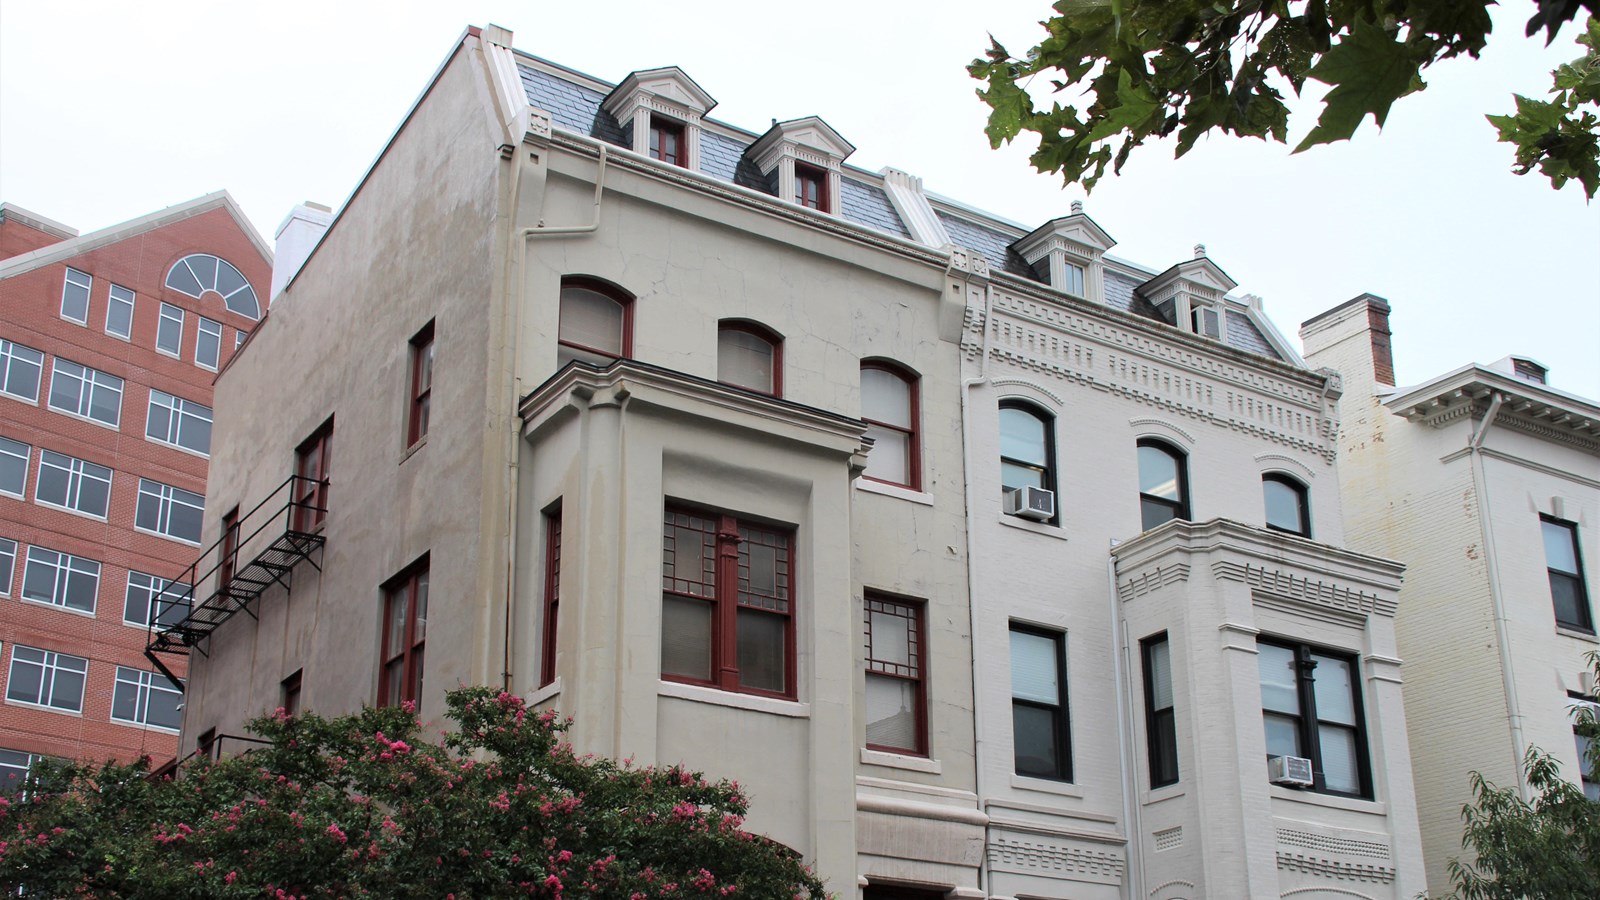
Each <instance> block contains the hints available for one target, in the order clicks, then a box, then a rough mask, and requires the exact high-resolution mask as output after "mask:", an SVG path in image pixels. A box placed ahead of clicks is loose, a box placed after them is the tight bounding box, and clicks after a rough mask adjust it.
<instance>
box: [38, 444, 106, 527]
mask: <svg viewBox="0 0 1600 900" xmlns="http://www.w3.org/2000/svg"><path fill="white" fill-rule="evenodd" d="M33 502H35V503H43V504H44V505H46V506H57V507H60V508H62V509H70V510H72V511H73V512H80V513H83V514H84V515H86V516H94V517H95V518H96V519H104V518H105V517H106V509H107V508H108V507H109V506H110V504H111V470H110V469H108V468H106V467H105V466H102V465H99V464H98V463H92V462H89V461H88V460H83V459H78V458H77V457H74V456H68V455H66V454H65V453H57V452H55V451H54V450H45V449H42V448H41V449H40V450H39V477H38V478H37V479H35V480H34V484H33Z"/></svg>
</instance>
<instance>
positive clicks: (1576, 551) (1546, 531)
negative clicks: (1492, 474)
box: [1539, 515, 1594, 634]
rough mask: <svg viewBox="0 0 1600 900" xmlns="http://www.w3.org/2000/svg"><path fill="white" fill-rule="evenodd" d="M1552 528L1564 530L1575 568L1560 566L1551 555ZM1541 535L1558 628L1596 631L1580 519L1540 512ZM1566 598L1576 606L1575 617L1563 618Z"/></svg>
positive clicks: (1591, 632) (1573, 610) (1588, 632)
mask: <svg viewBox="0 0 1600 900" xmlns="http://www.w3.org/2000/svg"><path fill="white" fill-rule="evenodd" d="M1552 529H1555V530H1559V531H1561V532H1564V533H1565V535H1566V543H1567V547H1568V548H1569V549H1570V552H1571V554H1572V570H1571V571H1568V570H1566V569H1558V568H1556V566H1555V565H1553V563H1555V562H1557V560H1554V559H1552V558H1551V553H1552V551H1553V550H1554V548H1553V547H1552V546H1551V544H1550V540H1551V537H1552V535H1551V531H1552ZM1539 532H1540V538H1541V541H1542V543H1543V546H1544V561H1545V574H1546V576H1547V577H1548V578H1549V580H1550V604H1551V608H1552V610H1553V611H1554V613H1555V619H1556V626H1557V627H1558V628H1570V629H1572V630H1573V631H1582V632H1585V633H1587V634H1594V610H1593V609H1591V608H1590V605H1589V584H1588V580H1587V578H1586V577H1585V576H1584V572H1583V546H1582V544H1580V543H1579V542H1578V523H1576V522H1569V521H1567V520H1566V519H1558V518H1556V517H1555V516H1547V515H1540V516H1539ZM1563 599H1566V600H1567V601H1569V602H1570V603H1571V605H1572V607H1573V609H1572V612H1574V613H1576V616H1575V617H1570V618H1564V617H1563V616H1564V614H1563V612H1562V610H1561V606H1562V602H1563Z"/></svg>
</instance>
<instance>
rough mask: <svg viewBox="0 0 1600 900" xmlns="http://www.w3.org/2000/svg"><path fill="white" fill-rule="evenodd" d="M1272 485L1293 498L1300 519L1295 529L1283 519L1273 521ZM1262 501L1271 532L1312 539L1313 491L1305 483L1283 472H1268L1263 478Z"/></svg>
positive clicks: (1265, 519) (1265, 518)
mask: <svg viewBox="0 0 1600 900" xmlns="http://www.w3.org/2000/svg"><path fill="white" fill-rule="evenodd" d="M1270 485H1278V486H1279V487H1281V488H1282V489H1283V490H1285V491H1288V492H1289V496H1291V497H1293V499H1294V504H1295V512H1296V518H1297V519H1298V521H1297V522H1296V523H1295V525H1294V527H1290V526H1289V525H1287V524H1284V522H1283V521H1282V520H1281V519H1280V520H1279V521H1273V508H1272V507H1273V504H1272V488H1271V487H1270ZM1261 501H1262V504H1263V505H1264V506H1265V517H1264V521H1265V523H1266V526H1267V529H1268V530H1269V531H1281V532H1283V533H1284V534H1297V535H1299V536H1300V537H1303V538H1309V537H1311V490H1310V489H1309V488H1307V487H1306V485H1305V482H1303V481H1301V480H1300V479H1298V478H1295V477H1294V476H1292V475H1286V474H1284V473H1283V472H1267V473H1265V474H1263V475H1262V476H1261Z"/></svg>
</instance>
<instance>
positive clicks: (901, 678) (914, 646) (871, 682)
mask: <svg viewBox="0 0 1600 900" xmlns="http://www.w3.org/2000/svg"><path fill="white" fill-rule="evenodd" d="M865 618H866V621H865V623H864V626H865V630H866V646H865V652H864V658H865V659H866V663H867V706H866V709H867V746H868V747H869V748H871V749H873V750H886V751H888V752H890V753H910V754H914V755H917V756H925V755H927V753H928V725H927V722H928V702H927V685H926V669H925V668H924V667H925V666H926V665H927V653H926V649H925V646H926V645H925V642H924V638H923V631H922V604H921V603H914V602H911V601H906V600H898V599H892V598H889V597H883V596H879V595H876V594H870V593H869V594H867V597H866V604H865Z"/></svg>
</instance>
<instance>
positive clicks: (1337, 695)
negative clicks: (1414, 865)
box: [1256, 640, 1372, 798]
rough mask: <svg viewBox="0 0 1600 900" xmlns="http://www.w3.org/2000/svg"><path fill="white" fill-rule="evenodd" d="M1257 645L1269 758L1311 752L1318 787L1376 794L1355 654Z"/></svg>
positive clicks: (1265, 643)
mask: <svg viewBox="0 0 1600 900" xmlns="http://www.w3.org/2000/svg"><path fill="white" fill-rule="evenodd" d="M1256 649H1257V651H1258V655H1257V657H1256V661H1257V663H1258V665H1259V666H1260V670H1261V706H1262V719H1263V724H1264V727H1265V729H1266V738H1267V758H1268V759H1271V758H1273V757H1276V756H1300V757H1305V758H1307V759H1310V760H1311V771H1312V778H1313V780H1314V782H1315V784H1314V786H1313V790H1316V791H1321V792H1323V793H1329V794H1344V795H1347V796H1351V797H1366V798H1371V796H1372V787H1371V777H1370V775H1369V773H1368V769H1367V736H1366V726H1365V725H1364V723H1363V719H1362V713H1361V691H1360V689H1359V688H1360V682H1359V680H1358V678H1357V673H1356V660H1355V657H1354V656H1350V655H1345V654H1338V653H1333V652H1330V651H1326V650H1322V649H1319V648H1315V647H1310V646H1307V645H1305V644H1288V643H1283V644H1280V643H1275V642H1271V641H1266V640H1260V641H1257V642H1256Z"/></svg>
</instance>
